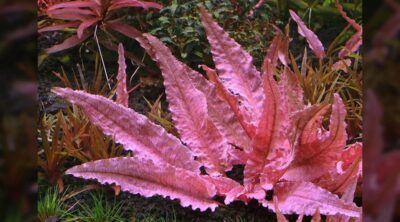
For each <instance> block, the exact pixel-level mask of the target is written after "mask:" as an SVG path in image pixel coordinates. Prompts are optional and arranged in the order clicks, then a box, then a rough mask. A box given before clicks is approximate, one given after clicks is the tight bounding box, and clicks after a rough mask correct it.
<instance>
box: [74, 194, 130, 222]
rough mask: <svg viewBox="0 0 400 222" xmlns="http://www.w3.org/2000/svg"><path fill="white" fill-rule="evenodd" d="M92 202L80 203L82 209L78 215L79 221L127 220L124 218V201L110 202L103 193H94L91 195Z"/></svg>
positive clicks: (116, 221) (113, 221) (123, 221)
mask: <svg viewBox="0 0 400 222" xmlns="http://www.w3.org/2000/svg"><path fill="white" fill-rule="evenodd" d="M90 197H91V200H90V201H89V202H90V203H91V204H88V203H83V204H79V205H80V207H81V210H80V212H79V214H78V215H77V218H78V220H79V221H82V222H125V221H126V220H125V219H124V217H123V215H124V209H123V206H124V202H117V201H116V199H114V201H113V202H111V203H110V202H108V201H107V200H106V198H105V196H104V195H103V193H94V194H93V193H92V194H91V195H90Z"/></svg>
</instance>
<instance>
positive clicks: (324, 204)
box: [264, 182, 361, 217]
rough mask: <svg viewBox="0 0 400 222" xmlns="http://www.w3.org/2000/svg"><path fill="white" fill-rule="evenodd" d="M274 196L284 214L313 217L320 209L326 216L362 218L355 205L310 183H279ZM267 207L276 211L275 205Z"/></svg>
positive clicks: (269, 204)
mask: <svg viewBox="0 0 400 222" xmlns="http://www.w3.org/2000/svg"><path fill="white" fill-rule="evenodd" d="M274 196H275V197H277V199H278V204H277V207H278V208H279V210H281V211H282V213H284V214H292V213H296V214H302V213H304V214H305V215H313V214H314V213H315V212H316V210H317V209H319V210H320V212H321V213H322V214H325V215H335V214H342V215H347V216H350V217H360V216H361V209H360V208H359V207H357V206H356V205H355V204H354V203H346V202H345V201H343V200H341V199H339V197H338V196H337V195H334V194H332V193H330V192H328V191H327V190H324V189H322V188H321V187H318V186H316V185H314V184H313V183H310V182H280V183H277V184H276V185H275V188H274ZM265 205H266V206H268V208H270V209H272V210H274V211H275V207H274V204H273V203H266V204H265V203H264V206H265Z"/></svg>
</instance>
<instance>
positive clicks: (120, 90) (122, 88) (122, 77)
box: [116, 43, 129, 107]
mask: <svg viewBox="0 0 400 222" xmlns="http://www.w3.org/2000/svg"><path fill="white" fill-rule="evenodd" d="M124 54H125V50H124V47H123V45H122V44H121V43H120V44H119V45H118V74H117V91H116V94H117V103H120V104H122V105H123V106H125V107H128V100H129V95H128V90H127V89H126V63H125V55H124Z"/></svg>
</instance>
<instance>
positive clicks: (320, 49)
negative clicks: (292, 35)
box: [289, 10, 325, 59]
mask: <svg viewBox="0 0 400 222" xmlns="http://www.w3.org/2000/svg"><path fill="white" fill-rule="evenodd" d="M289 13H290V16H291V17H292V19H293V20H294V21H295V22H296V23H297V27H298V32H299V34H300V35H302V36H303V37H304V38H306V40H307V43H308V46H309V47H310V48H311V50H312V51H313V52H314V53H315V55H316V56H317V57H318V58H319V59H323V58H324V57H325V51H324V46H323V45H322V43H321V41H320V40H319V38H318V36H317V35H315V33H314V32H313V31H311V30H310V29H308V28H307V26H306V25H305V24H304V22H303V21H302V20H301V18H300V17H299V16H298V15H297V14H296V13H295V12H294V11H292V10H289Z"/></svg>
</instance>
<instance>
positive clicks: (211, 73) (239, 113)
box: [202, 65, 255, 138]
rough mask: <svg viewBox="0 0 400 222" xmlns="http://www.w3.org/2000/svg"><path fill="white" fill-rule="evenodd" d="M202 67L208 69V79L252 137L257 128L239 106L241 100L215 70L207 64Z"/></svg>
mask: <svg viewBox="0 0 400 222" xmlns="http://www.w3.org/2000/svg"><path fill="white" fill-rule="evenodd" d="M202 68H203V69H204V70H205V71H206V73H207V76H208V79H209V80H210V81H211V82H212V83H214V85H215V87H216V89H217V93H218V94H219V95H220V96H221V97H222V98H223V99H224V100H225V101H226V102H227V103H228V104H229V106H230V107H231V109H232V112H233V113H234V114H235V116H236V118H237V119H238V121H239V123H240V125H241V126H242V128H243V129H244V130H245V132H246V133H247V136H248V137H250V138H251V137H252V136H253V135H254V134H255V128H254V127H253V126H252V125H250V124H249V123H248V122H247V121H245V118H244V116H243V113H244V111H243V109H242V107H240V106H239V101H238V99H237V97H235V96H234V95H232V93H230V92H229V91H228V90H227V89H226V88H225V87H224V85H223V84H222V83H221V81H220V79H219V78H218V76H217V73H216V72H215V70H212V69H210V68H208V67H207V66H205V65H203V66H202Z"/></svg>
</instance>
